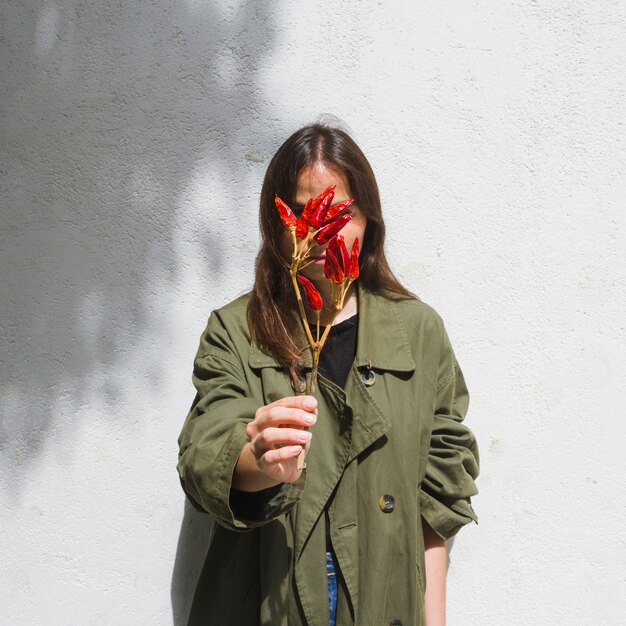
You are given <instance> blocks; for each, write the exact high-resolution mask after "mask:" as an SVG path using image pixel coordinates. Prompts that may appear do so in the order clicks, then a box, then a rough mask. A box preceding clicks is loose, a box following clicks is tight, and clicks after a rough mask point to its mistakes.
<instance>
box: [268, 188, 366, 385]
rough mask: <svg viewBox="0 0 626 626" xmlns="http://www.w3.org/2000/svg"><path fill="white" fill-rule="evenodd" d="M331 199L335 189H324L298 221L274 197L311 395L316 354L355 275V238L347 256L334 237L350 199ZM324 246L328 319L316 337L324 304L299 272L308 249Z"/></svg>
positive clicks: (347, 216) (346, 218) (345, 217)
mask: <svg viewBox="0 0 626 626" xmlns="http://www.w3.org/2000/svg"><path fill="white" fill-rule="evenodd" d="M334 196H335V186H334V185H333V186H331V187H328V189H325V190H324V191H323V192H322V193H321V194H320V195H319V196H317V197H316V198H310V199H309V200H308V201H307V203H306V204H305V205H304V209H303V211H302V214H301V215H300V217H299V218H298V217H296V216H295V214H294V212H293V211H292V210H291V209H290V208H289V206H287V204H286V203H285V202H283V201H282V200H281V199H280V198H279V197H278V196H276V198H275V202H276V208H277V209H278V213H279V215H280V218H281V219H282V221H283V224H284V225H285V228H287V229H288V230H289V231H290V232H291V236H292V240H293V252H292V255H291V265H290V268H289V271H290V274H291V280H292V283H293V288H294V291H295V294H296V299H297V302H298V309H299V312H300V317H301V318H302V324H303V326H304V331H305V333H306V336H307V339H308V340H309V344H310V346H311V351H312V353H313V370H312V372H311V383H310V388H309V390H308V391H309V393H311V394H313V393H314V392H315V384H316V381H317V367H318V363H319V354H320V351H321V349H322V347H323V346H324V343H325V342H326V338H327V337H328V333H329V332H330V328H331V326H332V323H333V321H334V318H335V317H336V316H337V314H338V313H339V311H341V309H342V308H343V301H344V298H345V295H346V292H347V290H348V287H349V286H350V284H351V283H352V281H354V280H355V279H356V278H358V276H359V240H358V239H356V240H355V241H354V244H353V246H352V250H351V252H350V253H348V250H347V248H346V245H345V242H344V240H343V237H342V236H341V235H339V234H338V233H339V231H340V230H341V229H342V228H343V227H344V226H345V225H346V224H347V223H348V222H349V221H350V220H351V219H352V213H350V212H349V211H348V208H349V207H350V206H351V205H352V203H353V202H354V200H352V199H350V200H346V201H345V202H340V203H338V204H335V205H332V206H331V203H332V201H333V198H334ZM325 243H328V246H327V248H326V256H325V259H324V275H325V276H326V278H327V279H328V280H329V281H330V283H331V291H330V294H331V302H330V305H331V310H332V318H331V320H330V322H329V324H328V325H327V326H326V328H325V329H324V331H323V333H322V335H321V336H320V311H321V310H322V308H323V307H324V301H323V299H322V295H321V294H320V292H319V291H318V290H317V288H316V287H315V285H314V284H313V283H312V282H311V281H310V280H309V279H308V278H306V277H305V276H303V275H302V274H300V273H299V272H300V271H301V270H302V269H304V268H305V267H306V266H307V265H308V264H309V263H311V261H310V260H309V254H310V252H311V250H312V249H313V248H314V247H315V246H316V245H320V244H321V245H323V244H325ZM298 283H300V284H301V285H302V287H303V289H304V295H305V298H306V301H307V304H308V306H309V307H310V309H311V310H312V311H313V312H314V313H315V316H316V321H317V323H316V333H315V337H314V336H313V333H312V332H311V329H310V327H309V324H308V323H307V316H306V312H305V310H304V305H303V300H302V295H301V293H300V289H299V288H298Z"/></svg>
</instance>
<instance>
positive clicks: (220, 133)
mask: <svg viewBox="0 0 626 626" xmlns="http://www.w3.org/2000/svg"><path fill="white" fill-rule="evenodd" d="M270 7H271V4H270V3H263V2H255V3H251V2H245V3H244V2H242V3H238V2H236V1H235V2H226V3H219V2H200V1H197V0H196V1H193V0H189V1H188V2H176V3H174V2H167V1H166V2H160V3H157V2H147V3H114V4H113V5H111V3H84V2H79V1H77V0H76V1H74V2H72V1H70V2H63V3H61V2H46V3H40V2H34V1H33V0H26V2H19V3H8V4H7V5H5V6H3V8H2V14H3V18H2V27H1V28H2V37H0V45H1V46H2V58H3V66H4V67H3V72H2V77H1V79H0V81H1V82H0V94H1V96H0V97H1V102H0V104H1V107H2V117H3V127H2V130H1V131H0V132H1V135H0V143H2V145H3V154H2V156H1V157H0V158H1V159H2V160H1V162H0V173H1V175H2V177H3V180H2V184H1V185H0V192H1V193H2V196H3V199H2V222H1V225H0V229H1V230H0V235H1V236H2V245H1V249H0V260H1V261H2V267H3V272H2V274H3V276H2V277H1V278H0V291H1V293H2V298H1V299H0V300H1V301H0V313H1V318H0V319H1V322H0V330H1V333H0V335H1V336H2V339H0V341H2V343H3V346H2V352H3V359H2V362H3V364H2V366H1V367H2V372H1V378H0V385H1V387H0V399H1V409H0V410H1V415H0V418H1V421H0V449H2V450H3V454H2V457H1V460H0V463H1V464H2V465H1V468H0V469H1V470H2V475H3V477H7V481H6V482H7V485H10V487H8V490H9V491H8V493H9V497H11V498H13V499H14V500H17V499H19V496H20V492H21V489H22V487H23V485H24V484H25V482H26V481H27V479H28V471H29V468H30V467H31V466H32V463H33V462H34V461H35V460H36V458H37V455H38V453H39V452H40V451H41V449H42V446H43V445H44V443H45V441H46V438H47V437H48V436H49V434H50V432H51V431H52V430H55V431H59V430H61V431H62V432H67V433H72V432H73V431H74V430H76V429H77V428H78V426H79V424H78V417H77V415H78V414H79V412H80V411H85V410H89V409H90V407H89V402H90V401H93V399H94V398H96V399H97V400H98V401H99V402H100V403H101V405H102V406H104V407H106V409H107V413H108V414H109V415H110V416H111V417H110V419H111V420H115V421H116V424H115V427H119V426H121V425H123V424H126V425H127V424H128V423H129V415H128V411H129V409H128V404H127V403H126V402H125V397H124V384H127V380H126V376H127V375H126V374H125V373H123V372H122V373H120V372H119V371H118V370H119V369H120V367H119V363H120V361H121V359H122V358H123V357H124V356H125V355H127V354H128V353H132V351H133V350H136V349H137V345H138V341H139V339H140V338H142V337H145V336H146V335H147V330H146V326H147V325H148V324H149V318H150V311H149V308H148V307H149V304H150V303H152V302H154V299H155V295H154V290H155V285H156V286H158V288H159V289H160V290H163V289H165V290H168V289H170V290H171V291H174V289H175V286H176V284H177V278H178V267H177V258H176V254H175V250H174V246H173V243H174V235H175V232H174V231H175V230H176V228H177V224H176V211H175V209H176V207H177V206H179V205H180V201H181V200H180V196H179V194H180V192H181V189H184V188H185V187H186V186H187V185H188V183H189V177H190V176H191V175H192V173H193V171H194V165H197V163H198V162H200V161H203V162H206V161H210V164H211V168H212V170H213V171H214V172H216V173H217V175H220V174H223V176H224V178H225V179H227V180H233V179H235V180H241V179H242V178H243V177H244V175H245V174H246V172H248V171H249V170H250V167H252V166H253V164H251V163H250V162H249V161H246V159H245V158H243V155H244V154H245V153H246V151H247V150H249V149H250V137H254V138H255V140H256V142H257V143H258V144H259V145H268V144H270V143H271V140H270V138H269V137H268V133H269V129H268V126H267V120H268V119H271V118H272V115H271V112H270V111H268V110H267V105H266V103H265V102H264V101H261V100H259V98H258V90H257V89H256V81H257V75H258V71H259V69H260V68H261V66H262V64H263V63H264V60H265V58H266V55H267V54H268V53H269V52H271V50H272V42H273V39H274V35H275V25H274V23H273V18H272V15H271V12H270V10H271V9H270ZM251 160H253V159H251ZM210 201H211V198H210V197H207V198H206V202H207V205H208V204H210ZM206 237H207V238H208V241H210V242H211V248H210V250H209V251H208V252H207V255H208V256H207V259H206V261H207V263H208V264H209V268H208V271H209V276H210V277H212V279H217V278H218V277H219V273H221V272H222V268H221V267H220V263H219V259H220V257H221V255H222V250H221V249H220V243H219V237H218V236H217V233H213V234H212V233H207V234H206ZM211 272H213V274H211ZM209 288H210V285H209ZM161 332H166V331H163V330H162V329H161ZM150 348H151V349H152V350H154V346H153V344H151V345H150ZM159 357H160V355H159V354H152V355H151V358H153V359H154V360H153V363H165V362H166V361H165V359H161V358H159ZM167 376H168V371H167V368H166V366H162V369H161V371H159V370H158V367H157V369H156V370H151V374H150V383H148V384H153V385H154V388H155V389H156V388H158V386H159V383H160V380H163V378H164V377H167ZM123 383H124V384H123ZM131 423H132V422H131ZM186 511H187V512H186V514H185V519H184V521H183V528H182V531H181V536H180V543H179V549H178V554H177V561H176V565H175V568H174V580H173V583H172V601H173V605H174V612H175V614H176V623H177V624H179V623H182V622H183V621H184V614H186V610H187V607H186V603H187V600H188V599H187V596H186V595H185V594H187V593H188V590H189V587H188V584H189V586H190V588H191V589H193V586H194V585H193V584H191V582H190V581H189V580H188V576H189V575H190V572H192V571H195V568H196V566H197V563H196V562H195V561H196V558H197V555H198V554H203V548H201V547H199V545H202V546H205V545H206V542H207V541H208V531H206V532H205V530H206V529H205V528H204V526H206V518H201V517H200V516H197V514H196V513H195V512H193V511H190V510H187V509H186ZM200 528H202V530H198V529H200Z"/></svg>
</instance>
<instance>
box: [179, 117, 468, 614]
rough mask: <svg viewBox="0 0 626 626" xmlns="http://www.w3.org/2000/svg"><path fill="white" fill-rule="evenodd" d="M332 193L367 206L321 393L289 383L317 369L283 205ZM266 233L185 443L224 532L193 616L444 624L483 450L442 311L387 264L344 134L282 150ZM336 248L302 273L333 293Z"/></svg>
mask: <svg viewBox="0 0 626 626" xmlns="http://www.w3.org/2000/svg"><path fill="white" fill-rule="evenodd" d="M329 185H336V187H335V202H341V201H344V200H347V199H348V198H354V200H355V202H354V204H353V205H352V207H351V209H350V210H352V212H353V218H352V220H351V221H350V222H349V223H348V224H347V226H345V227H344V228H343V229H342V231H341V235H342V236H343V237H344V239H345V243H346V245H347V248H348V249H351V246H352V242H353V241H354V239H356V238H357V237H358V238H359V241H360V242H361V243H362V246H361V253H360V256H359V265H360V276H359V279H358V281H357V282H356V283H354V284H353V285H352V286H351V287H350V290H349V292H348V294H347V296H346V299H345V304H344V308H343V310H342V311H341V313H340V314H339V316H338V317H337V318H336V319H335V320H334V324H335V326H334V328H333V332H332V333H331V338H330V339H329V341H328V343H327V345H326V346H325V347H324V349H323V350H322V353H321V361H320V374H321V376H320V378H319V379H318V389H317V392H316V394H315V397H312V396H307V395H298V394H297V393H296V392H295V391H294V384H293V383H292V381H297V380H298V377H306V376H307V375H308V374H310V370H311V359H310V355H309V351H308V349H304V347H305V346H306V345H307V343H306V339H305V334H304V332H303V329H302V328H301V322H300V320H299V319H298V317H297V314H296V312H297V308H296V303H295V297H294V295H293V292H292V285H291V280H290V277H289V271H288V259H289V255H290V252H291V244H290V242H291V240H290V238H289V233H288V232H287V231H286V230H285V229H284V227H283V224H282V223H281V221H280V218H279V215H278V213H277V212H276V208H275V206H274V198H275V196H276V195H278V196H280V197H281V198H283V199H285V200H286V201H287V202H288V204H290V205H291V206H292V207H294V208H295V209H296V210H297V207H300V209H301V208H302V205H303V204H304V203H305V202H306V200H307V199H308V198H310V197H315V196H317V195H318V194H319V193H320V192H322V191H323V190H324V189H326V188H327V187H328V186H329ZM260 223H261V232H262V237H263V242H262V246H261V251H260V253H259V256H258V259H257V266H256V279H255V284H254V288H253V290H252V292H251V293H250V294H249V295H247V296H244V297H242V298H239V299H237V300H235V301H234V302H232V303H230V304H228V305H227V306H225V307H223V308H222V309H220V310H218V311H214V312H213V314H212V315H211V317H210V319H209V323H208V326H207V328H206V330H205V332H204V334H203V336H202V338H201V341H200V347H199V350H198V353H197V355H196V360H195V366H194V374H193V381H194V384H195V386H196V389H197V392H198V393H197V395H196V399H195V402H194V404H193V406H192V409H191V411H190V413H189V415H188V417H187V420H186V422H185V426H184V428H183V432H182V434H181V436H180V439H179V444H180V460H179V464H178V471H179V474H180V478H181V482H182V484H183V488H184V490H185V492H186V494H187V496H188V497H189V498H190V500H191V501H192V502H193V503H194V505H195V506H196V507H197V508H199V509H200V510H203V511H206V512H208V513H209V514H210V515H212V516H213V517H214V518H215V519H216V520H217V522H218V523H219V525H218V526H217V528H216V531H215V534H214V536H213V539H212V541H211V545H210V547H209V550H208V554H207V557H206V563H205V566H204V569H203V571H202V574H201V577H200V580H199V582H198V587H197V589H196V594H195V597H194V603H193V607H192V611H191V616H190V621H189V623H190V624H220V625H223V624H234V625H239V626H241V625H243V626H246V625H248V624H264V625H271V626H287V625H289V626H294V625H298V626H300V625H304V624H308V625H322V624H323V625H324V626H326V625H327V624H329V623H330V624H337V626H339V625H342V626H343V625H348V624H359V625H362V626H369V625H378V624H394V625H400V624H403V625H405V626H408V625H413V626H421V625H423V624H424V625H426V626H439V625H442V624H444V623H445V575H446V545H445V542H446V539H448V538H449V537H451V536H453V535H454V534H455V533H456V532H457V531H458V530H459V529H460V528H461V527H462V526H463V525H464V524H466V523H468V522H470V521H472V520H476V518H475V515H474V513H473V511H472V508H471V505H470V497H471V496H472V495H474V494H475V493H476V488H475V485H474V480H473V479H474V478H475V477H476V475H477V473H478V453H477V448H476V443H475V440H474V437H473V435H472V434H471V432H470V431H469V430H467V428H466V427H465V426H464V425H463V424H462V420H463V418H464V416H465V412H466V410H467V404H468V394H467V389H466V387H465V383H464V380H463V375H462V373H461V370H460V369H459V367H458V364H457V362H456V359H455V357H454V354H453V352H452V348H451V346H450V342H449V340H448V336H447V334H446V332H445V329H444V327H443V324H442V322H441V319H440V317H439V316H438V315H437V313H435V312H434V311H433V310H432V309H431V308H430V307H428V306H427V305H426V304H424V303H422V302H420V301H419V300H418V299H416V298H415V297H413V296H412V295H411V294H410V293H409V292H408V291H407V290H406V289H405V288H404V287H403V286H402V285H401V284H400V283H399V282H398V281H397V279H396V278H395V277H394V276H393V274H392V272H391V270H390V269H389V266H388V264H387V260H386V258H385V254H384V250H383V243H384V235H385V227H384V223H383V220H382V214H381V206H380V198H379V194H378V188H377V185H376V181H375V178H374V174H373V172H372V170H371V167H370V165H369V163H368V161H367V159H366V158H365V156H364V155H363V153H362V152H361V150H360V149H359V148H358V146H357V145H356V144H355V143H354V141H353V140H352V139H351V138H350V137H349V136H348V135H347V134H346V133H345V132H343V131H341V130H339V129H336V128H329V127H327V126H324V125H319V124H315V125H312V126H308V127H305V128H303V129H301V130H299V131H298V132H296V133H295V134H294V135H292V136H291V137H290V138H289V139H288V140H287V141H286V142H285V143H284V144H283V145H282V146H281V147H280V148H279V150H278V152H277V153H276V155H275V156H274V158H273V159H272V161H271V163H270V165H269V167H268V170H267V173H266V176H265V180H264V183H263V189H262V191H261V210H260ZM325 248H326V245H318V246H317V247H316V248H315V249H314V250H313V251H312V253H311V255H312V259H313V263H312V264H310V265H309V266H308V267H307V268H306V269H305V270H304V271H303V273H304V274H305V275H306V276H307V277H308V278H309V279H310V280H311V281H312V282H313V283H314V284H315V285H316V286H317V288H318V289H319V290H320V292H321V293H322V295H327V294H328V284H329V283H328V281H326V279H325V278H324V272H323V262H324V254H325ZM327 301H328V298H327V297H326V298H325V302H327ZM329 319H330V312H329V311H327V310H323V311H322V323H324V322H328V320H329ZM310 321H313V318H311V320H310ZM307 444H309V452H308V456H307V461H306V469H298V467H299V465H298V462H297V458H298V456H299V455H300V452H301V450H302V447H303V446H307Z"/></svg>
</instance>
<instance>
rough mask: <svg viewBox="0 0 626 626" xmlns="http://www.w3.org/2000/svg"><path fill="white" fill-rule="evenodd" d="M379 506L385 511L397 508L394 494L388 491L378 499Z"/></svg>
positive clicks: (389, 511) (388, 511)
mask: <svg viewBox="0 0 626 626" xmlns="http://www.w3.org/2000/svg"><path fill="white" fill-rule="evenodd" d="M378 506H379V507H380V510H381V511H382V512H383V513H391V511H393V510H394V509H395V508H396V500H395V498H394V497H393V496H390V495H389V494H388V493H386V494H385V495H384V496H382V497H381V498H380V500H379V501H378Z"/></svg>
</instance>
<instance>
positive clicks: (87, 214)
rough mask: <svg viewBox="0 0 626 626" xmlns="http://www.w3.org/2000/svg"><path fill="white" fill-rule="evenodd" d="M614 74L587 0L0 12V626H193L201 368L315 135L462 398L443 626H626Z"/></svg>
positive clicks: (201, 532)
mask: <svg viewBox="0 0 626 626" xmlns="http://www.w3.org/2000/svg"><path fill="white" fill-rule="evenodd" d="M625 53H626V3H624V2H608V1H604V0H600V1H594V2H592V1H591V0H578V1H573V0H571V1H559V0H557V1H554V2H547V1H545V0H536V1H527V0H514V1H510V2H501V1H495V0H491V1H487V2H472V3H468V2H455V3H442V2H408V1H406V2H399V1H390V2H377V3H375V2H357V1H354V0H353V1H351V2H347V1H343V2H342V1H334V2H329V1H327V0H321V1H318V2H315V3H303V2H298V3H296V2H286V1H284V0H283V1H282V2H272V3H270V2H245V1H241V2H237V1H234V2H232V1H229V0H221V1H214V2H203V1H202V0H194V1H191V0H189V1H187V2H178V3H176V2H168V1H163V2H156V1H153V2H137V3H135V2H128V3H126V2H108V1H107V2H80V1H73V2H72V1H67V2H61V1H57V2H54V1H51V0H46V1H44V2H33V1H32V0H24V1H22V2H10V3H3V4H2V7H1V8H0V71H1V75H0V106H1V107H2V108H1V118H0V123H1V131H0V146H1V154H0V176H1V178H0V204H1V211H2V213H1V222H0V237H1V248H0V268H1V272H0V295H1V297H0V342H1V344H0V349H1V354H2V359H1V360H2V366H1V371H0V405H1V425H0V437H1V443H0V447H1V451H0V455H1V460H0V473H1V492H0V498H1V502H0V505H1V506H0V525H1V528H2V533H1V534H0V554H1V555H2V557H1V558H0V607H2V608H0V620H3V621H2V623H6V624H11V625H18V624H24V625H31V624H60V625H61V624H81V625H82V624H115V625H118V624H155V625H156V624H159V625H160V624H172V623H174V624H176V625H180V624H182V623H183V622H184V616H185V615H186V612H187V610H188V604H189V600H190V594H191V591H192V588H193V584H194V581H195V577H196V575H197V571H198V567H199V564H200V559H201V557H202V551H203V549H204V547H205V546H206V543H207V540H208V536H209V533H210V524H209V523H208V522H207V520H206V519H205V518H204V517H203V516H199V515H197V514H194V513H192V512H191V511H190V510H189V509H188V508H187V507H186V506H185V503H184V498H183V494H182V492H181V490H180V488H179V485H178V480H177V476H176V473H175V463H176V456H177V446H176V437H177V435H178V433H179V430H180V427H181V425H182V421H183V418H184V416H185V413H186V411H187V409H188V406H189V404H190V403H191V400H192V397H193V389H192V386H191V383H190V374H191V365H192V359H193V355H194V352H195V349H196V345H197V341H198V337H199V334H200V332H201V331H202V329H203V325H204V323H205V320H206V317H207V316H208V314H209V312H210V310H211V309H212V308H214V307H218V306H220V305H222V304H223V303H225V302H226V301H228V300H229V299H231V298H232V297H234V296H236V295H238V294H240V293H242V292H244V291H246V290H247V289H248V288H249V287H250V285H251V277H252V272H253V262H254V256H255V251H256V249H257V244H258V229H257V225H256V206H257V199H258V192H259V188H260V183H261V179H262V176H263V173H264V170H265V167H266V166H267V163H268V159H269V158H270V156H271V155H272V154H273V152H274V150H275V149H276V148H277V146H278V145H279V143H280V142H281V141H282V140H283V139H284V138H285V137H286V136H287V135H288V134H289V133H291V132H292V131H293V130H295V129H296V128H297V127H299V126H300V125H302V124H303V123H306V122H309V121H311V120H314V119H316V118H317V116H318V115H319V114H332V115H336V116H338V117H339V118H340V119H341V120H343V121H344V122H345V123H346V124H347V125H348V127H349V128H350V129H351V131H352V132H353V134H354V136H355V137H356V139H357V140H358V141H359V142H360V144H361V145H362V147H363V149H364V150H365V152H366V154H367V155H368V156H369V158H370V160H371V162H372V164H373V166H374V168H375V171H376V173H377V176H378V181H379V184H380V188H381V192H382V196H383V200H384V207H385V213H386V218H387V223H388V227H389V240H388V252H389V255H390V258H391V261H392V264H393V267H394V269H395V270H396V271H397V273H398V274H399V276H400V277H401V278H402V279H403V280H404V281H405V283H406V284H407V285H408V286H409V287H410V288H411V289H412V290H414V291H415V292H417V293H418V294H420V296H421V297H422V298H423V299H424V300H425V301H427V302H429V303H430V304H432V305H433V306H434V307H435V308H436V309H437V310H438V311H439V312H440V313H441V314H442V315H443V317H444V319H445V320H446V322H447V326H448V330H449V333H450V335H451V337H452V339H453V342H454V345H455V347H456V351H457V355H458V358H459V361H460V362H461V365H462V367H463V369H464V371H465V373H466V377H467V379H468V383H469V385H470V389H471V392H472V406H471V411H470V414H469V417H468V423H469V424H470V425H471V426H472V427H473V429H474V430H475V432H476V434H477V436H478V439H479V442H480V444H481V449H482V472H483V473H482V477H481V479H480V483H479V486H480V489H481V494H480V497H479V498H477V499H476V509H477V511H478V513H479V515H480V524H479V525H478V526H472V527H469V528H466V529H464V530H463V531H462V532H461V534H460V535H459V536H458V538H457V539H456V541H455V542H454V545H453V548H452V552H451V566H450V573H449V577H448V579H449V624H451V625H452V626H454V625H463V626H465V625H469V626H502V625H503V624H507V625H508V624H510V625H522V624H523V625H526V624H535V625H545V626H551V625H554V624H567V625H568V626H583V625H584V626H587V625H593V626H597V625H598V624H602V625H614V626H617V625H618V624H624V623H626V586H625V579H624V563H626V547H625V543H624V536H623V535H624V533H623V530H624V522H625V519H626V515H625V514H626V507H625V498H624V484H625V483H626V464H625V463H624V445H625V443H626V419H625V415H624V400H623V398H624V390H625V383H626V376H625V373H624V361H625V352H626V331H625V327H624V319H625V318H624V314H625V310H626V245H625V244H626V239H625V234H626V211H625V203H624V198H625V197H626V177H625V175H624V171H625V170H626V158H625V156H626V154H625V151H626V133H625V128H624V119H625V114H626V110H625V104H624V103H625V95H626V94H625V88H626V78H625V76H626V74H624V72H623V68H624V61H625ZM363 626H369V625H367V624H364V625H363Z"/></svg>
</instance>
